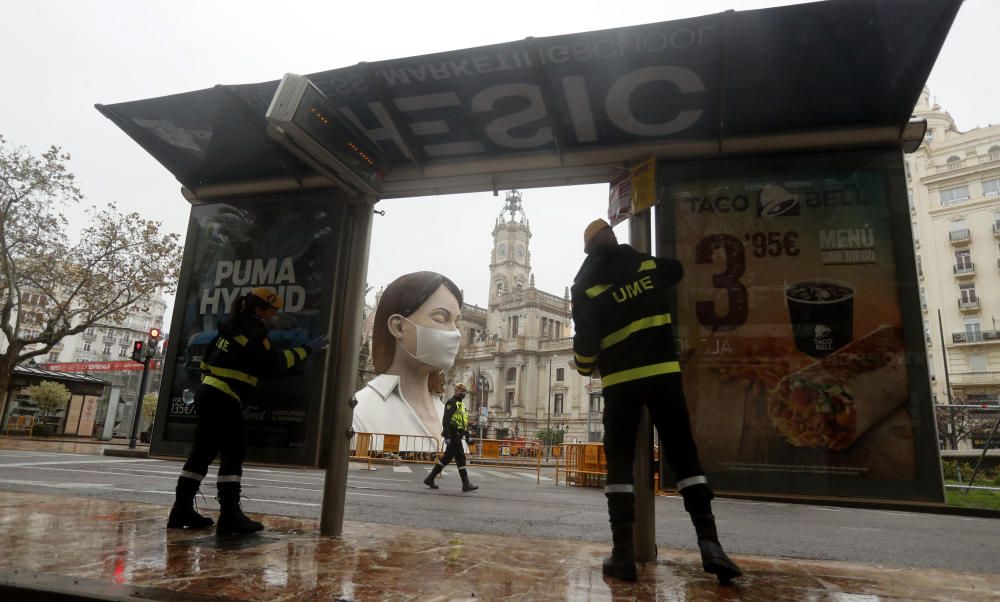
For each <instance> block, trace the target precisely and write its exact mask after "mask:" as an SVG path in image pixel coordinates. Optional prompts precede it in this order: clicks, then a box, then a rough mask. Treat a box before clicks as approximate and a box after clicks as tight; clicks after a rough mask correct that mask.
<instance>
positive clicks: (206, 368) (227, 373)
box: [200, 362, 257, 387]
mask: <svg viewBox="0 0 1000 602" xmlns="http://www.w3.org/2000/svg"><path fill="white" fill-rule="evenodd" d="M200 368H201V370H202V371H203V372H208V373H209V374H211V375H213V376H219V377H222V378H229V379H232V380H238V381H240V382H241V383H247V384H248V385H253V386H255V387H256V386H257V377H256V376H251V375H249V374H247V373H246V372H240V371H239V370H232V369H230V368H219V367H218V366H213V365H211V364H206V363H205V362H202V363H201V366H200Z"/></svg>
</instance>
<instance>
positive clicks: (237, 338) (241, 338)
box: [233, 334, 250, 347]
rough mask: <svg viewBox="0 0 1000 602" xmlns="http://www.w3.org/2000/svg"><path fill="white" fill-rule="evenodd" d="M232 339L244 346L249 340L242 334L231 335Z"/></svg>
mask: <svg viewBox="0 0 1000 602" xmlns="http://www.w3.org/2000/svg"><path fill="white" fill-rule="evenodd" d="M233 340H234V341H236V342H237V343H239V344H240V345H241V346H243V347H246V346H247V343H249V342H250V339H248V338H246V337H245V336H243V335H242V334H240V335H236V336H235V337H233Z"/></svg>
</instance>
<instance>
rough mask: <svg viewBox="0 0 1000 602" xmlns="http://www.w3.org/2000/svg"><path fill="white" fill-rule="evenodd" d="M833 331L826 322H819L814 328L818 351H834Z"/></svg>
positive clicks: (814, 341) (814, 339)
mask: <svg viewBox="0 0 1000 602" xmlns="http://www.w3.org/2000/svg"><path fill="white" fill-rule="evenodd" d="M832 333H833V331H832V330H831V329H830V327H829V326H827V325H825V324H817V325H816V327H815V328H814V329H813V343H814V344H815V345H816V350H817V351H833V337H831V336H830V335H831V334H832Z"/></svg>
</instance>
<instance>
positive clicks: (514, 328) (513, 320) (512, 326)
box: [507, 316, 520, 338]
mask: <svg viewBox="0 0 1000 602" xmlns="http://www.w3.org/2000/svg"><path fill="white" fill-rule="evenodd" d="M519 319H520V316H511V317H509V318H507V324H508V326H509V330H510V333H509V334H508V335H507V336H509V337H510V338H514V337H516V336H517V335H518V334H519V326H520V324H519V323H518V320H519Z"/></svg>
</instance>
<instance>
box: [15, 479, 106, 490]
mask: <svg viewBox="0 0 1000 602" xmlns="http://www.w3.org/2000/svg"><path fill="white" fill-rule="evenodd" d="M0 483H5V484H7V485H30V486H33V487H54V488H56V489H107V488H108V487H114V485H111V484H110V483H49V482H48V481H23V480H20V479H0Z"/></svg>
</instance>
